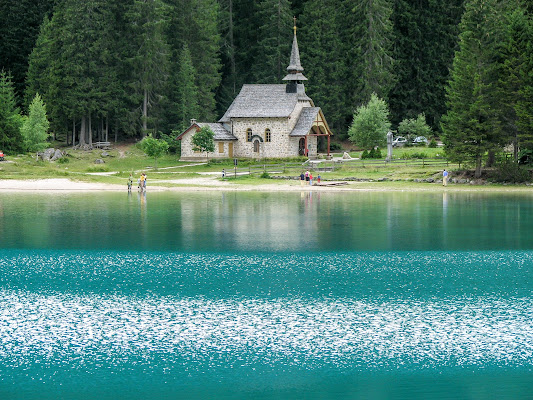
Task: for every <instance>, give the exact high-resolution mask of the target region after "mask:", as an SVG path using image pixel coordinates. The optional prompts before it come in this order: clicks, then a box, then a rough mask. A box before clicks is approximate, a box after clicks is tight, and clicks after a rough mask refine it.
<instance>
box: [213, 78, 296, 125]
mask: <svg viewBox="0 0 533 400" xmlns="http://www.w3.org/2000/svg"><path fill="white" fill-rule="evenodd" d="M285 89H286V85H283V84H282V85H243V87H242V89H241V91H240V93H239V94H238V96H237V97H236V98H235V100H233V103H231V106H230V107H229V108H228V110H227V111H226V113H225V114H224V116H223V117H222V118H221V119H220V121H219V122H228V121H229V120H230V119H231V118H276V117H278V118H283V117H288V116H289V115H290V114H291V112H292V111H293V110H294V107H296V103H297V102H298V98H302V94H301V93H286V91H285Z"/></svg>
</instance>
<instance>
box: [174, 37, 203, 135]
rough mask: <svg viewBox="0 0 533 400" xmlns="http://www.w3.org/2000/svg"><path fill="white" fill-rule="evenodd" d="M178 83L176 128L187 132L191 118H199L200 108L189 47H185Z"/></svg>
mask: <svg viewBox="0 0 533 400" xmlns="http://www.w3.org/2000/svg"><path fill="white" fill-rule="evenodd" d="M177 82H178V84H179V86H178V90H177V94H178V107H177V115H176V123H177V124H179V125H178V126H177V127H176V128H177V129H178V130H179V131H183V130H185V129H186V128H187V127H188V126H189V121H190V119H191V118H195V119H196V118H198V116H199V115H200V107H199V104H198V88H197V87H196V71H195V70H194V66H193V65H192V60H191V52H190V51H189V47H188V46H187V45H184V46H183V50H182V53H181V57H180V61H179V74H178V79H177Z"/></svg>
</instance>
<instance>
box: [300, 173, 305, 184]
mask: <svg viewBox="0 0 533 400" xmlns="http://www.w3.org/2000/svg"><path fill="white" fill-rule="evenodd" d="M304 181H305V175H304V172H303V171H302V173H301V174H300V186H303V185H304Z"/></svg>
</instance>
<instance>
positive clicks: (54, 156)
mask: <svg viewBox="0 0 533 400" xmlns="http://www.w3.org/2000/svg"><path fill="white" fill-rule="evenodd" d="M61 157H63V153H62V152H61V150H59V149H57V150H56V151H55V152H54V155H53V156H52V158H50V161H55V160H59V159H60V158H61Z"/></svg>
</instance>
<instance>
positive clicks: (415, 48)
mask: <svg viewBox="0 0 533 400" xmlns="http://www.w3.org/2000/svg"><path fill="white" fill-rule="evenodd" d="M462 3H463V0H427V1H424V2H420V1H418V0H396V1H395V3H394V4H395V6H394V14H393V21H394V36H395V37H394V59H395V72H396V75H397V81H396V83H395V85H394V87H393V89H392V91H391V93H390V106H391V116H392V121H393V123H394V124H398V123H399V122H400V121H401V120H403V119H404V118H413V117H415V116H416V115H418V114H419V113H422V112H423V113H425V114H426V117H427V120H428V122H429V124H430V125H431V127H432V128H433V129H434V130H438V129H440V126H439V121H440V117H441V116H442V114H444V113H445V111H446V105H445V90H444V88H445V86H446V82H447V80H448V76H449V68H450V66H451V64H452V61H453V56H454V50H455V47H456V43H457V35H458V30H457V29H458V28H457V27H458V24H459V22H460V18H461V15H462Z"/></svg>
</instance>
